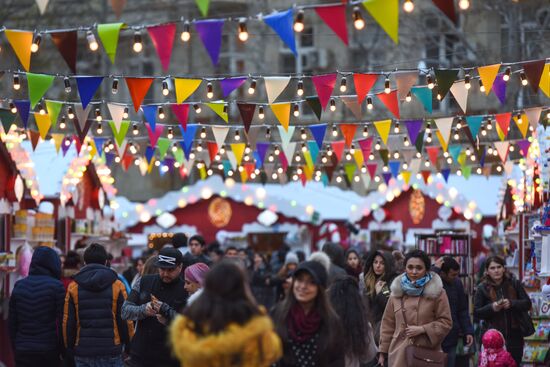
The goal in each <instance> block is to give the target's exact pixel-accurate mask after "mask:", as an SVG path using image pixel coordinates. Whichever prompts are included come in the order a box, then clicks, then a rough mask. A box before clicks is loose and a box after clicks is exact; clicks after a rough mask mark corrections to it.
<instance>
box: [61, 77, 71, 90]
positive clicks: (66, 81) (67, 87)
mask: <svg viewBox="0 0 550 367" xmlns="http://www.w3.org/2000/svg"><path fill="white" fill-rule="evenodd" d="M63 85H64V86H65V93H71V80H70V79H69V78H68V77H65V78H63Z"/></svg>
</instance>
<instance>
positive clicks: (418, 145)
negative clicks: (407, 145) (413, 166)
mask: <svg viewBox="0 0 550 367" xmlns="http://www.w3.org/2000/svg"><path fill="white" fill-rule="evenodd" d="M424 132H425V131H424V130H422V131H421V132H420V134H418V137H417V138H416V141H415V143H414V146H415V147H416V150H417V151H418V152H419V153H422V147H424Z"/></svg>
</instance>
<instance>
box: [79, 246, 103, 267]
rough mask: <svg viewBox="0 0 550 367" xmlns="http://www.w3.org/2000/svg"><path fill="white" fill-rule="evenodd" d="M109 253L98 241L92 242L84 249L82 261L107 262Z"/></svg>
mask: <svg viewBox="0 0 550 367" xmlns="http://www.w3.org/2000/svg"><path fill="white" fill-rule="evenodd" d="M108 257H109V255H108V254H107V251H106V250H105V247H103V246H102V245H100V244H99V243H92V244H91V245H90V246H88V247H87V248H86V250H85V251H84V263H86V264H101V265H105V264H106V263H107V259H108Z"/></svg>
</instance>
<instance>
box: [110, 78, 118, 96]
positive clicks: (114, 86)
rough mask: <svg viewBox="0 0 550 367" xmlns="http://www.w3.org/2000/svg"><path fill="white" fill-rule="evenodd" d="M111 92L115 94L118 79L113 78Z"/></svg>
mask: <svg viewBox="0 0 550 367" xmlns="http://www.w3.org/2000/svg"><path fill="white" fill-rule="evenodd" d="M111 93H113V94H117V93H118V79H117V78H114V79H113V84H112V85H111Z"/></svg>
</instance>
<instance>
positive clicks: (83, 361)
mask: <svg viewBox="0 0 550 367" xmlns="http://www.w3.org/2000/svg"><path fill="white" fill-rule="evenodd" d="M74 361H75V364H76V367H124V362H123V361H122V356H115V357H74Z"/></svg>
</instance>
